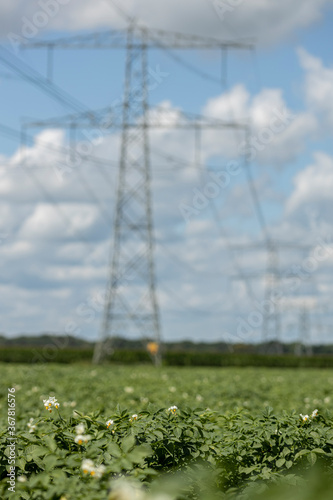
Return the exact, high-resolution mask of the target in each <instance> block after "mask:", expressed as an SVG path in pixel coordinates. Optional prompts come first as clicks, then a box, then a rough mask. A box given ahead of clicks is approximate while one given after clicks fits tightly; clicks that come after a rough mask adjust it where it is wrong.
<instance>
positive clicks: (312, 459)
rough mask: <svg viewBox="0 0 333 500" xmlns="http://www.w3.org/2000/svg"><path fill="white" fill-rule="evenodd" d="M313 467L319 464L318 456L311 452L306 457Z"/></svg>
mask: <svg viewBox="0 0 333 500" xmlns="http://www.w3.org/2000/svg"><path fill="white" fill-rule="evenodd" d="M306 458H307V459H308V461H309V462H310V464H311V465H314V464H315V463H316V462H317V455H316V453H314V452H313V451H310V453H309V454H308V456H307V457H306Z"/></svg>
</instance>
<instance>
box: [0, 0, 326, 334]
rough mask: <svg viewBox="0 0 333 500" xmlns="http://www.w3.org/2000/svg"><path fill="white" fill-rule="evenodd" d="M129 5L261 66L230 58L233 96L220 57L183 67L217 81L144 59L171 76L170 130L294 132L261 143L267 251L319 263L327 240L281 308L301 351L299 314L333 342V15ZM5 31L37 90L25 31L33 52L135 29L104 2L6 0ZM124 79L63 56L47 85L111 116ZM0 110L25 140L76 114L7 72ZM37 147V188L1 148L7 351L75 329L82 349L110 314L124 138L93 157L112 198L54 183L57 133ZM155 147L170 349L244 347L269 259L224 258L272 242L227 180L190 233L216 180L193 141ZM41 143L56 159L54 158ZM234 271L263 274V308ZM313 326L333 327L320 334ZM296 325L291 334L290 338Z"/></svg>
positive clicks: (294, 9) (306, 8) (35, 59)
mask: <svg viewBox="0 0 333 500" xmlns="http://www.w3.org/2000/svg"><path fill="white" fill-rule="evenodd" d="M51 4H52V5H53V8H54V9H55V11H52V12H56V14H54V15H52V16H49V17H48V19H47V22H46V24H45V26H44V27H43V28H38V29H37V28H36V23H35V24H34V21H36V19H37V20H38V13H40V12H44V13H45V12H47V11H46V7H45V6H46V5H51ZM194 4H195V5H194ZM52 5H51V6H52ZM121 5H122V6H123V8H124V9H125V11H126V12H128V13H129V14H130V15H131V16H135V18H136V19H137V20H138V22H139V23H140V24H143V25H145V26H148V28H152V29H153V28H163V29H165V30H172V31H179V32H184V33H193V34H198V35H202V36H214V37H217V38H219V39H237V37H238V38H240V37H241V38H243V39H250V38H251V39H252V38H255V40H256V53H255V55H254V54H253V53H251V52H249V51H232V52H231V53H230V55H229V57H228V80H227V87H225V86H224V85H223V83H222V82H220V81H219V79H220V76H221V58H220V54H216V53H213V52H208V51H205V52H197V51H184V50H183V51H179V52H177V54H178V55H179V56H180V57H181V58H182V59H183V60H184V61H186V62H187V63H190V64H191V65H192V66H193V67H195V68H197V69H198V70H199V71H201V72H205V73H206V74H208V75H211V77H212V78H213V79H215V80H216V81H209V80H208V79H204V78H202V77H200V76H199V75H198V74H195V72H193V71H189V70H188V69H187V68H185V67H184V66H183V65H182V64H179V63H177V62H175V60H174V59H173V58H172V57H170V56H169V55H168V54H167V53H166V52H165V51H162V50H151V51H150V53H149V68H150V70H151V71H152V72H156V71H158V72H160V73H161V75H163V76H162V77H161V80H160V81H159V82H158V85H157V86H156V88H154V90H152V91H151V92H150V95H149V100H150V105H151V106H152V107H154V106H157V105H161V104H163V105H164V106H165V113H166V114H168V116H170V117H171V119H173V120H177V119H179V112H180V110H183V111H190V112H193V113H203V114H205V115H208V116H212V117H214V118H219V119H229V120H233V119H236V120H241V121H243V120H247V121H249V122H250V123H251V127H252V135H253V137H254V138H258V137H261V134H264V133H265V132H263V130H266V132H267V127H268V129H269V127H270V124H271V123H272V119H274V117H275V122H276V123H277V122H279V120H277V119H276V113H277V112H278V113H280V114H279V116H280V115H281V113H282V114H283V113H284V114H285V115H286V116H287V115H288V116H289V117H291V118H289V119H288V121H287V122H286V124H285V126H283V125H282V129H281V127H280V132H277V133H275V132H274V133H273V134H272V137H271V139H269V141H268V143H267V144H264V145H263V144H261V146H262V147H261V148H260V150H259V151H256V152H255V155H254V156H255V158H254V160H253V161H252V163H251V169H252V172H253V178H254V185H255V188H256V190H257V193H258V197H259V201H260V206H261V209H262V211H263V213H264V217H265V220H266V223H267V226H268V229H269V233H270V235H271V237H272V238H275V239H277V240H280V241H291V242H297V243H298V244H304V245H305V244H306V245H312V247H313V249H315V248H316V246H318V245H319V244H320V243H318V242H319V241H323V240H324V241H325V242H326V247H325V248H326V252H327V255H326V257H325V259H323V260H322V261H318V262H316V266H315V270H314V271H311V272H310V273H309V276H308V279H307V281H306V283H305V282H304V283H303V282H302V283H301V285H300V286H299V287H298V288H297V290H296V291H291V289H290V288H289V289H288V291H287V292H284V295H283V297H282V299H281V302H280V303H279V307H280V308H281V309H283V308H285V302H288V303H293V304H294V309H293V311H292V312H290V311H288V312H284V313H283V316H284V318H285V327H284V328H283V331H282V338H283V340H295V339H296V338H297V336H298V335H299V332H298V326H297V324H298V323H297V322H298V317H299V314H300V310H301V307H307V308H308V310H309V311H310V315H311V317H312V318H313V327H312V328H311V335H312V340H313V341H314V342H321V341H324V342H329V341H332V340H333V339H332V338H331V337H330V324H331V318H330V315H329V314H328V313H327V304H329V303H330V301H331V298H332V297H331V295H332V293H333V289H332V285H331V283H330V280H329V277H330V273H331V271H332V263H333V258H332V252H331V245H332V243H331V240H332V237H333V233H332V222H331V216H330V214H331V211H332V208H333V207H332V204H333V201H332V195H331V192H332V191H331V188H333V151H332V142H331V137H332V131H333V104H332V103H333V61H332V51H331V49H330V47H331V45H332V43H331V41H332V40H331V38H332V35H331V27H332V22H333V9H332V5H333V4H332V2H331V1H328V0H327V1H325V0H308V1H303V2H302V1H298V0H297V1H295V2H293V4H292V5H290V4H289V3H288V2H287V1H281V2H277V1H276V2H275V1H274V2H273V1H269V0H266V1H261V2H259V1H257V0H251V1H248V2H243V3H242V2H240V4H239V6H238V7H232V5H233V3H232V2H230V3H228V0H225V1H224V2H222V1H220V2H215V3H214V1H213V0H212V1H210V0H205V1H204V0H191V2H190V1H189V0H186V1H184V2H182V4H181V5H178V3H176V2H175V1H173V0H172V1H170V2H167V3H166V2H161V1H158V2H152V0H144V1H142V2H140V3H138V2H134V1H131V0H126V1H124V2H122V4H121ZM214 5H215V7H214ZM218 5H219V6H220V8H221V6H223V5H224V6H227V7H228V6H229V8H228V9H227V14H226V15H225V16H224V17H223V19H221V18H220V17H219V16H218V14H217V12H216V6H218ZM42 6H44V9H43V8H42ZM220 12H221V11H220ZM36 16H37V17H36ZM0 18H1V22H0V36H1V45H2V47H4V48H5V49H6V50H9V51H11V53H12V54H14V55H13V57H14V56H15V57H19V58H20V59H21V60H22V61H23V62H24V63H25V64H28V65H29V66H30V67H31V68H33V69H34V70H36V71H38V72H39V73H40V74H42V75H45V71H46V55H45V51H44V50H32V49H25V50H20V51H19V52H17V51H15V50H14V48H15V47H14V46H13V44H12V43H10V41H11V40H13V35H14V36H15V37H20V38H21V39H22V40H23V39H24V37H25V34H26V31H25V29H26V28H25V27H26V25H27V22H28V23H32V26H33V27H35V28H36V34H35V36H31V37H30V39H29V40H30V41H36V40H37V39H56V38H59V37H65V36H66V37H67V36H76V35H78V34H82V33H89V32H92V31H99V30H106V29H109V28H116V29H119V28H124V27H125V26H126V22H125V21H124V19H123V18H122V17H121V16H119V13H118V12H117V10H116V9H114V8H113V2H111V1H107V0H98V1H94V2H93V0H84V1H81V2H78V0H71V1H68V2H66V1H64V0H62V2H60V1H59V2H58V0H52V1H51V2H50V1H49V2H47V0H44V1H43V0H41V1H40V2H35V1H34V0H31V1H29V2H23V1H21V0H14V1H10V2H9V1H7V0H4V1H2V2H1V3H0ZM44 18H45V16H44ZM42 19H43V18H42ZM45 19H46V18H45ZM29 40H28V41H29ZM1 55H2V52H0V56H1ZM12 60H13V59H12ZM124 65H125V52H124V51H123V50H120V51H117V50H114V51H111V50H100V51H98V50H66V51H65V50H58V51H56V53H55V56H54V82H55V83H56V84H57V85H58V86H59V87H61V88H62V89H63V90H65V91H66V92H67V93H68V94H70V95H72V96H75V98H76V99H77V100H78V101H80V102H81V103H83V104H84V106H85V107H87V108H89V109H95V108H103V107H106V106H110V105H112V103H114V102H116V101H117V99H119V97H121V95H122V88H123V82H124ZM0 102H1V120H0V123H1V124H2V125H7V126H9V127H12V128H13V129H15V130H18V131H19V130H20V127H21V123H22V120H23V118H27V117H29V119H31V120H32V121H35V120H46V119H48V118H50V117H61V116H62V115H65V114H68V113H69V112H70V110H69V109H68V108H66V107H65V106H63V105H61V104H60V103H58V102H55V101H54V100H52V99H51V98H50V97H49V96H48V95H46V94H45V93H43V92H42V91H41V90H40V89H39V88H37V87H33V86H32V85H31V84H29V83H28V82H27V81H24V80H23V79H22V78H20V77H18V76H17V74H15V72H13V71H11V70H9V69H8V68H7V67H6V65H5V64H3V63H1V59H0ZM177 117H178V118H177ZM279 125H281V122H279ZM268 133H270V132H268ZM31 134H33V135H34V138H35V142H34V143H30V144H29V147H28V149H27V150H26V152H25V157H26V162H27V166H28V168H29V169H30V170H29V172H30V174H29V175H27V174H26V173H25V172H24V170H23V169H22V166H21V165H20V162H21V161H22V158H21V157H20V155H19V141H17V140H9V139H8V138H6V137H4V136H2V135H1V136H0V137H1V139H0V141H1V142H0V174H1V179H2V182H1V183H0V190H1V199H2V203H1V208H0V210H1V213H2V217H1V228H0V232H1V233H2V234H4V235H5V237H4V238H3V241H2V244H1V247H0V254H1V255H2V259H1V262H2V272H1V274H2V283H0V296H1V297H2V300H1V301H0V311H1V317H2V327H1V329H2V331H3V332H4V333H6V334H8V335H11V336H13V335H17V334H19V333H39V332H43V331H53V332H58V333H64V332H66V331H67V330H66V329H68V325H70V324H75V325H76V332H77V333H78V334H79V335H81V336H84V337H85V338H90V339H95V338H96V335H97V332H98V330H99V324H100V321H101V309H102V308H101V307H100V306H99V307H97V306H96V303H97V302H98V300H97V299H96V297H98V296H100V295H101V294H102V291H103V289H104V288H105V283H106V277H107V269H108V268H107V261H108V254H109V249H110V246H111V247H112V217H113V210H114V203H115V186H116V177H117V161H118V157H119V136H118V135H117V134H109V135H107V136H105V137H104V139H103V141H102V144H101V145H99V146H97V147H95V148H94V155H95V156H98V157H100V158H110V159H111V160H112V165H111V164H110V166H103V169H105V168H107V169H108V172H107V173H108V175H109V178H110V184H109V185H107V184H106V183H105V182H104V181H103V175H102V174H103V172H98V171H97V172H96V168H95V167H94V166H93V165H91V164H90V165H89V164H85V165H84V166H83V167H82V171H81V172H78V171H75V170H74V171H72V172H71V173H70V175H66V176H65V177H61V178H59V169H58V170H57V168H56V167H55V165H59V164H61V162H62V161H63V158H62V157H61V155H62V154H63V153H61V152H60V149H61V148H66V147H67V146H68V137H66V134H65V133H63V132H61V131H60V130H57V131H56V130H52V129H50V128H44V129H42V130H33V131H31ZM38 137H39V140H40V141H41V142H40V144H38ZM242 140H243V139H242V137H241V136H240V135H239V134H238V135H237V134H236V135H227V134H223V133H222V134H221V133H220V134H218V133H216V132H215V131H214V132H211V133H209V134H208V133H205V134H204V135H203V142H202V151H201V158H202V164H203V165H202V167H203V166H204V165H206V166H212V167H213V168H215V171H216V172H220V171H221V169H223V170H224V169H225V168H226V165H227V164H228V162H230V161H235V160H236V161H240V160H239V157H238V150H239V144H240V143H241V141H242ZM150 141H151V146H152V172H153V185H152V188H153V199H154V224H155V236H156V241H157V243H156V252H155V257H156V269H157V281H158V299H159V304H160V309H161V319H162V331H163V338H164V339H165V340H175V339H183V338H192V339H194V340H202V339H203V338H204V339H205V340H227V341H229V342H232V341H235V340H240V337H239V332H240V331H241V328H240V324H243V323H242V322H244V321H245V322H247V323H248V318H249V317H251V313H253V312H255V311H257V310H258V307H259V306H258V304H260V302H261V301H262V300H263V297H264V283H265V266H266V257H267V256H266V254H265V251H262V250H255V251H253V250H251V251H247V252H246V251H244V252H232V251H231V250H230V245H231V244H245V245H246V244H253V243H254V242H258V241H263V234H262V231H261V230H260V224H259V222H258V218H257V216H256V212H255V209H254V205H253V199H252V198H251V194H250V191H249V186H248V180H247V177H246V175H245V173H244V170H243V169H242V170H241V172H240V173H239V174H238V175H235V176H232V177H231V179H230V183H228V185H227V186H225V187H223V188H222V189H220V191H219V192H218V195H217V196H216V197H215V198H214V199H213V200H208V203H207V207H205V208H204V209H203V210H199V213H198V214H196V215H194V216H192V217H191V218H190V219H189V220H184V217H183V210H182V208H181V207H184V205H186V206H187V207H188V206H192V204H193V199H194V196H195V195H194V193H195V192H196V190H200V191H201V192H202V191H203V190H204V189H205V186H206V185H207V182H209V181H210V180H211V179H210V177H209V175H208V173H206V174H204V175H203V177H202V178H200V177H199V176H198V175H197V172H196V171H195V166H194V147H193V146H194V141H193V133H183V132H182V133H179V132H170V131H153V132H152V133H151V136H150ZM43 142H44V143H45V142H47V143H49V144H50V145H51V146H52V147H53V148H55V149H53V151H52V149H50V150H49V151H45V148H43V145H42V143H43ZM57 148H58V149H57ZM59 148H60V149H59ZM161 151H162V152H164V153H165V154H169V155H173V156H174V157H175V158H177V159H181V160H182V161H183V163H184V162H185V164H186V165H185V167H184V164H182V166H179V164H178V166H177V168H176V169H175V168H174V165H170V163H169V162H167V161H166V159H165V156H163V154H162V156H161V155H160V154H157V152H159V153H160V152H161ZM82 175H83V177H84V179H85V181H82ZM36 179H37V180H36ZM84 182H85V183H86V184H88V185H89V186H90V188H91V189H90V191H89V190H87V189H85V186H84ZM41 186H42V187H41ZM91 191H92V192H93V193H94V198H92V197H91ZM45 193H47V194H45ZM89 193H90V194H89ZM96 199H98V203H97V202H96ZM214 211H215V215H216V213H217V217H218V219H217V218H216V217H214ZM218 221H219V222H218ZM66 225H67V226H66ZM221 226H223V235H224V236H223V237H222V236H221V234H222V233H221ZM78 235H80V237H78ZM320 238H322V239H321V240H320ZM82 239H83V240H84V241H82ZM87 241H88V244H87V243H86V242H87ZM309 255H310V254H309ZM309 255H308V256H309ZM280 259H281V270H282V269H285V268H288V267H289V268H291V266H292V265H293V264H299V265H301V266H302V263H303V260H304V256H303V254H302V253H300V252H296V251H294V252H292V251H289V252H286V251H281V255H280ZM239 271H240V272H241V274H242V275H244V274H247V273H251V272H252V273H253V272H254V271H256V272H257V271H259V272H260V273H261V277H260V279H254V280H252V281H251V286H252V288H253V290H254V294H255V295H256V302H255V303H253V301H252V302H251V300H249V297H248V292H247V291H246V287H245V286H244V284H243V283H242V281H234V280H232V279H231V277H232V276H233V275H235V274H237V273H238V274H239ZM266 278H267V276H266ZM309 283H310V284H311V286H310V284H309ZM286 287H287V285H286ZM287 288H288V287H287ZM96 300H97V302H96ZM94 304H95V306H94ZM259 309H260V307H259ZM83 310H85V311H90V313H91V314H90V315H89V321H87V317H88V314H86V315H82V314H81V313H80V311H83ZM322 311H325V313H323V312H322ZM318 318H320V321H321V323H323V324H326V325H327V328H324V329H321V330H318V329H317V328H316V327H315V325H316V324H317V323H318V321H319V319H318ZM290 324H293V325H294V326H293V327H291V328H290V327H289V326H288V325H290ZM248 330H249V333H248V334H247V335H246V336H245V337H244V338H243V339H242V340H243V341H259V340H260V339H261V327H260V325H259V326H258V327H255V328H254V327H252V326H251V325H250V327H249V328H248ZM203 332H204V333H203ZM273 333H274V332H273Z"/></svg>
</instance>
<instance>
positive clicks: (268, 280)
mask: <svg viewBox="0 0 333 500" xmlns="http://www.w3.org/2000/svg"><path fill="white" fill-rule="evenodd" d="M231 248H232V249H233V250H236V251H249V250H251V251H253V250H260V249H263V250H266V263H265V269H264V270H263V271H262V272H254V273H247V274H246V276H245V277H246V279H264V300H263V302H262V303H261V304H260V303H259V302H258V304H257V307H258V310H259V311H260V314H261V315H262V323H261V335H262V342H263V343H264V344H268V343H269V342H273V343H274V346H273V348H274V350H275V352H276V354H281V342H282V337H281V330H282V328H281V323H282V322H281V313H282V304H281V301H282V299H285V298H286V297H285V291H284V287H283V286H282V281H283V278H288V277H289V278H290V277H291V275H292V273H291V272H290V271H288V272H287V273H283V272H282V269H281V266H280V263H279V251H281V250H295V251H303V252H304V251H309V250H311V249H312V246H311V245H301V244H298V243H292V242H283V241H279V240H274V239H271V238H268V239H267V240H266V241H263V242H258V243H253V244H247V245H232V246H231ZM235 278H236V279H238V280H242V281H244V276H241V277H240V276H235Z"/></svg>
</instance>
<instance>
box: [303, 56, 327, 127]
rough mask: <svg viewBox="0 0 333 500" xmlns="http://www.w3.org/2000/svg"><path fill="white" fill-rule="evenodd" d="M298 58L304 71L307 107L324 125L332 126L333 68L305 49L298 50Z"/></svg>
mask: <svg viewBox="0 0 333 500" xmlns="http://www.w3.org/2000/svg"><path fill="white" fill-rule="evenodd" d="M298 55H299V60H300V63H301V66H302V68H303V69H304V71H305V85H304V91H305V98H306V102H307V105H308V107H309V109H310V110H311V111H312V112H314V113H317V114H318V115H319V116H320V117H321V119H322V121H323V125H324V126H329V127H331V128H332V127H333V68H327V67H325V66H324V64H323V62H322V61H321V60H320V59H319V58H317V57H314V56H313V55H311V54H309V53H308V52H307V51H306V50H304V49H302V48H300V49H299V50H298Z"/></svg>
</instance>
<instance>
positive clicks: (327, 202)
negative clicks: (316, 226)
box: [286, 152, 333, 220]
mask: <svg viewBox="0 0 333 500" xmlns="http://www.w3.org/2000/svg"><path fill="white" fill-rule="evenodd" d="M332 192H333V158H332V157H331V156H329V155H328V154H326V153H323V152H317V153H314V162H313V164H311V165H309V166H307V167H305V168H304V169H303V170H301V171H300V172H298V173H297V174H296V176H295V178H294V190H293V192H292V194H291V196H290V197H289V199H288V200H287V203H286V213H287V214H288V215H291V214H298V215H300V214H305V213H309V212H310V210H311V209H312V210H315V211H316V212H318V213H319V214H320V218H321V219H326V220H327V219H330V220H331V214H332V211H333V199H332Z"/></svg>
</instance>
